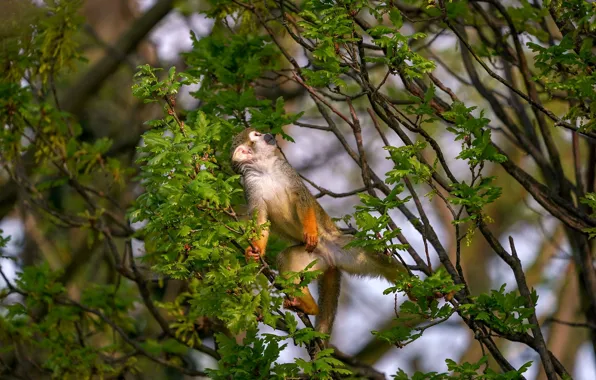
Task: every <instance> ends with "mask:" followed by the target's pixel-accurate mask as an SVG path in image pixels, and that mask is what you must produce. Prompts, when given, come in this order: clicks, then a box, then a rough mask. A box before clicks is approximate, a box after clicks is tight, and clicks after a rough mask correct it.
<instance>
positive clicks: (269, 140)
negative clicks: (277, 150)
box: [263, 133, 275, 145]
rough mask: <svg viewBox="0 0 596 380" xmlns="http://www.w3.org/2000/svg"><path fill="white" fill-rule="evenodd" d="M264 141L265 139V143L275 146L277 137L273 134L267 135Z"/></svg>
mask: <svg viewBox="0 0 596 380" xmlns="http://www.w3.org/2000/svg"><path fill="white" fill-rule="evenodd" d="M263 139H265V142H266V143H267V144H269V145H275V137H273V135H272V134H270V133H267V134H265V135H264V136H263Z"/></svg>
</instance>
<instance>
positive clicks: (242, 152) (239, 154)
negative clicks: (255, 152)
mask: <svg viewBox="0 0 596 380" xmlns="http://www.w3.org/2000/svg"><path fill="white" fill-rule="evenodd" d="M251 155H252V153H251V151H250V148H249V147H247V146H246V145H240V146H238V148H236V150H235V151H234V154H233V155H232V161H235V162H242V161H245V160H247V159H249V158H250V156H251Z"/></svg>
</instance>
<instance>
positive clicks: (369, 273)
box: [328, 234, 406, 282]
mask: <svg viewBox="0 0 596 380" xmlns="http://www.w3.org/2000/svg"><path fill="white" fill-rule="evenodd" d="M353 240H354V236H353V235H348V234H342V235H337V236H333V237H331V238H330V239H328V249H329V250H330V251H332V252H333V255H331V256H332V257H333V259H335V260H336V261H337V262H335V263H332V265H334V266H337V267H339V268H340V269H342V270H344V271H346V272H348V273H350V274H354V275H358V276H366V277H384V278H385V279H387V280H388V281H389V282H395V280H397V278H398V277H399V275H400V273H403V272H406V269H405V268H404V267H403V265H402V264H401V263H400V262H398V261H397V260H396V259H395V258H394V257H391V256H387V255H386V254H384V253H382V252H375V251H373V250H371V249H368V248H365V247H354V246H351V247H348V246H347V245H348V244H349V243H351V242H352V241H353Z"/></svg>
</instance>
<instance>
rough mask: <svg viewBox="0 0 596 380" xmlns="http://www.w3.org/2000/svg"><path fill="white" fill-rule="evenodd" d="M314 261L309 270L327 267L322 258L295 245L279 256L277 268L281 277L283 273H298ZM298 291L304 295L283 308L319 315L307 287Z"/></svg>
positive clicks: (290, 301)
mask: <svg viewBox="0 0 596 380" xmlns="http://www.w3.org/2000/svg"><path fill="white" fill-rule="evenodd" d="M315 260H317V263H316V264H315V265H313V266H312V267H311V268H310V270H325V269H327V265H326V263H324V262H323V260H322V258H320V257H319V256H317V255H315V254H313V253H310V252H307V251H306V247H305V246H304V245H296V246H293V247H290V248H287V249H285V250H284V251H283V252H281V253H280V254H279V256H278V268H279V271H280V273H281V274H282V275H283V274H284V272H299V271H301V270H303V269H304V268H306V267H307V266H308V264H310V263H312V262H313V261H315ZM296 282H298V279H296ZM300 291H301V292H302V294H304V295H303V296H300V297H296V298H294V299H291V300H289V301H287V302H285V303H284V307H287V308H295V309H298V310H300V311H302V312H304V313H306V314H310V315H317V314H318V313H319V307H318V306H317V303H316V302H315V300H314V298H313V297H312V294H310V291H309V290H308V287H307V286H305V287H303V288H302V289H300Z"/></svg>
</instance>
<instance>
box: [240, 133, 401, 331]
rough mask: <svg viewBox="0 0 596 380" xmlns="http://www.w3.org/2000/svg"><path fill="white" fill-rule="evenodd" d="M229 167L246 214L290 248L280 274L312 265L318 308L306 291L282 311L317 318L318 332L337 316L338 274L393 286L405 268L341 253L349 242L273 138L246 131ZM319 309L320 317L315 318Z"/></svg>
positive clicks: (258, 245) (354, 251) (261, 243)
mask: <svg viewBox="0 0 596 380" xmlns="http://www.w3.org/2000/svg"><path fill="white" fill-rule="evenodd" d="M232 165H233V168H234V170H235V171H236V172H237V173H239V174H241V176H242V182H243V186H244V190H245V195H246V199H247V202H248V209H249V214H250V215H254V213H257V216H256V218H257V223H258V224H260V225H262V224H264V223H266V222H267V221H270V222H271V224H270V226H271V229H272V230H273V231H274V232H276V233H278V234H279V235H281V237H283V238H285V239H287V240H289V241H291V242H294V243H295V245H294V246H292V247H289V248H287V249H285V250H284V251H283V252H281V253H280V254H279V258H278V260H279V261H278V268H279V271H280V273H282V274H283V273H284V272H288V271H291V272H298V271H301V270H303V269H304V268H306V266H307V265H308V264H310V263H311V262H313V261H315V260H317V262H316V264H315V265H314V266H313V267H311V270H321V271H322V272H323V275H322V278H320V279H319V305H317V303H316V302H315V300H314V299H313V297H312V295H311V293H310V292H309V290H308V287H304V288H303V289H301V292H302V294H304V295H303V296H301V297H296V298H294V299H290V300H286V301H285V302H284V307H286V308H290V309H298V310H300V311H302V312H304V313H306V314H310V315H317V314H318V317H317V321H316V328H317V331H320V332H323V333H326V334H330V333H331V328H332V325H333V320H334V318H335V313H336V310H337V303H338V298H339V287H340V276H341V272H340V271H345V272H348V273H350V274H355V275H362V276H371V277H378V276H382V277H384V278H386V279H387V280H389V281H392V282H393V281H394V280H395V279H397V276H398V274H399V273H400V272H403V271H405V268H404V267H403V266H402V265H401V264H399V263H398V262H397V261H396V260H394V259H393V258H391V257H388V256H385V255H383V254H380V253H377V252H370V251H367V250H365V249H364V248H360V247H353V248H344V247H345V246H346V245H347V244H348V243H349V242H350V241H351V240H352V239H353V237H352V236H351V235H345V234H342V232H341V231H339V229H338V228H337V226H336V225H335V224H334V223H333V221H332V220H331V218H330V217H329V215H327V213H326V212H325V211H324V210H323V208H322V207H321V205H320V204H319V203H318V202H317V200H316V199H315V197H314V196H313V195H312V194H311V193H310V191H309V190H308V189H307V187H306V186H305V185H304V183H303V182H302V179H301V178H300V176H299V175H298V173H297V172H296V171H295V170H294V168H292V167H291V166H290V164H289V163H288V162H287V161H286V159H285V158H284V156H283V155H282V153H281V151H280V150H279V149H278V148H277V144H276V141H275V137H274V136H273V135H271V134H263V133H260V132H257V131H256V130H254V129H246V130H244V131H243V132H242V133H240V134H238V135H237V136H235V137H234V140H233V142H232ZM268 238H269V231H268V230H263V231H262V233H261V236H260V238H259V239H258V240H255V241H252V242H251V246H250V247H248V248H246V251H245V256H246V259H247V260H251V259H252V260H258V259H259V258H260V257H261V256H264V255H265V252H266V248H267V240H268ZM319 307H320V312H319Z"/></svg>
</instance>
